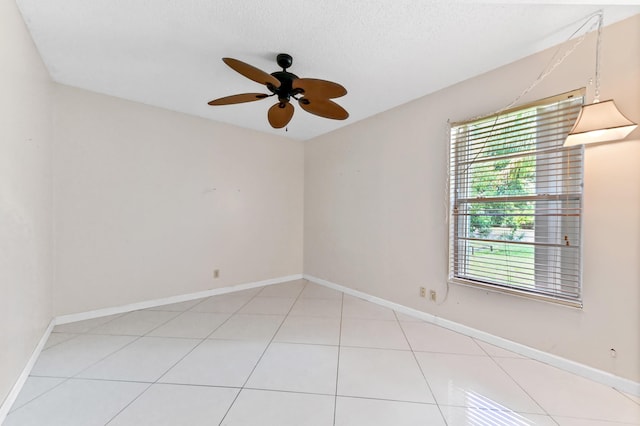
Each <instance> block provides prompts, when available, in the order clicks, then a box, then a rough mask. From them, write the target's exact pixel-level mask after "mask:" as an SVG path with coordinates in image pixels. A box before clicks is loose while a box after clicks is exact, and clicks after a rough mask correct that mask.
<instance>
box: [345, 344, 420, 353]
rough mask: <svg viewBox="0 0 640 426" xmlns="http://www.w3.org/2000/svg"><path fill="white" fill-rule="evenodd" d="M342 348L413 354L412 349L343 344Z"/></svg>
mask: <svg viewBox="0 0 640 426" xmlns="http://www.w3.org/2000/svg"><path fill="white" fill-rule="evenodd" d="M340 346H342V347H343V348H349V349H373V350H376V351H395V352H412V351H411V349H396V348H380V347H374V346H355V345H345V344H342V345H340Z"/></svg>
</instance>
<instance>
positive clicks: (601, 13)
mask: <svg viewBox="0 0 640 426" xmlns="http://www.w3.org/2000/svg"><path fill="white" fill-rule="evenodd" d="M596 15H597V16H598V34H597V37H596V77H595V78H596V87H595V92H594V95H593V102H594V103H595V102H600V45H601V44H602V24H603V22H604V11H603V10H602V9H600V10H599V11H597V12H596Z"/></svg>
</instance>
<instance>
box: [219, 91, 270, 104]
mask: <svg viewBox="0 0 640 426" xmlns="http://www.w3.org/2000/svg"><path fill="white" fill-rule="evenodd" d="M269 96H270V95H265V94H264V93H242V94H240V95H232V96H225V97H224V98H218V99H214V100H212V101H209V102H208V103H209V105H231V104H241V103H243V102H253V101H259V100H260V99H264V98H268V97H269Z"/></svg>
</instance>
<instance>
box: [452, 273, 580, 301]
mask: <svg viewBox="0 0 640 426" xmlns="http://www.w3.org/2000/svg"><path fill="white" fill-rule="evenodd" d="M448 282H449V283H450V284H456V285H461V286H464V287H472V288H476V289H480V290H486V291H491V292H494V293H501V294H509V295H512V296H516V297H522V298H525V299H529V300H537V301H541V302H547V303H552V304H554V305H562V306H567V307H570V308H575V309H582V307H583V304H582V301H581V300H569V299H563V298H560V297H554V296H550V295H546V294H539V293H530V292H528V291H524V290H518V289H515V288H508V287H502V286H499V285H493V284H488V283H483V282H479V281H472V280H465V279H461V278H449V280H448Z"/></svg>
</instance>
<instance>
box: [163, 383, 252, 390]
mask: <svg viewBox="0 0 640 426" xmlns="http://www.w3.org/2000/svg"><path fill="white" fill-rule="evenodd" d="M152 385H154V386H164V385H168V386H193V387H199V388H219V389H237V390H241V389H242V388H241V387H240V386H229V385H211V384H203V383H185V382H160V381H157V382H155V383H152Z"/></svg>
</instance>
